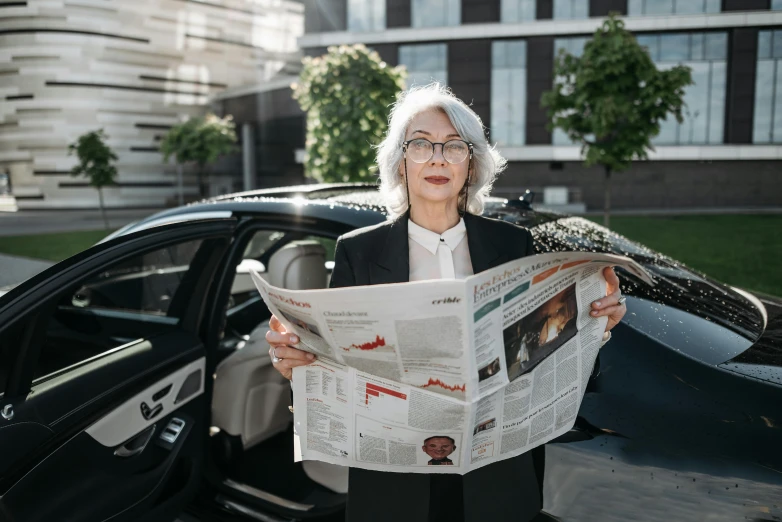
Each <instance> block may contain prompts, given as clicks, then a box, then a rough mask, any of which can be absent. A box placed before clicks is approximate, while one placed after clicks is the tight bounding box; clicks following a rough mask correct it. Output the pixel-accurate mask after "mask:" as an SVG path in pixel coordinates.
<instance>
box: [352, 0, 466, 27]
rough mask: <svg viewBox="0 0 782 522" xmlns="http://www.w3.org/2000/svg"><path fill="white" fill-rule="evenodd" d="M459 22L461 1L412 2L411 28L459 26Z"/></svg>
mask: <svg viewBox="0 0 782 522" xmlns="http://www.w3.org/2000/svg"><path fill="white" fill-rule="evenodd" d="M367 1H369V0H367ZM461 22H462V2H461V0H412V5H411V25H412V26H413V27H444V26H450V25H459V24H460V23H461Z"/></svg>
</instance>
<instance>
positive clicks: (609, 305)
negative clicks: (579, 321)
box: [590, 266, 627, 332]
mask: <svg viewBox="0 0 782 522" xmlns="http://www.w3.org/2000/svg"><path fill="white" fill-rule="evenodd" d="M603 277H605V279H606V296H605V297H604V298H603V299H598V300H597V301H595V302H594V303H592V311H591V312H590V315H591V316H592V317H602V316H604V315H607V316H608V324H606V332H607V331H609V330H611V328H613V327H614V326H616V325H617V324H619V321H621V320H622V317H624V316H625V313H626V312H627V306H625V304H624V301H622V303H619V299H620V298H621V297H622V292H621V291H620V290H619V278H618V277H617V276H616V273H615V272H614V268H613V267H610V266H608V267H606V268H604V269H603Z"/></svg>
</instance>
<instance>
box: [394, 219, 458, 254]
mask: <svg viewBox="0 0 782 522" xmlns="http://www.w3.org/2000/svg"><path fill="white" fill-rule="evenodd" d="M466 234H467V227H465V226H464V219H459V223H457V224H456V226H455V227H453V228H449V229H448V230H446V231H445V232H443V233H442V234H438V233H436V232H432V231H431V230H427V229H425V228H424V227H422V226H419V225H416V224H415V223H413V221H412V220H409V219H408V221H407V237H409V238H410V239H412V240H413V241H415V242H416V243H418V244H419V245H421V246H422V247H424V248H425V249H427V250H428V251H429V252H431V253H432V254H436V253H437V246H438V245H439V244H440V243H441V241H440V240H441V239H442V240H443V241H442V242H443V243H445V244H446V245H447V246H448V248H449V249H450V250H451V251H453V249H454V248H456V246H457V245H458V244H459V243H461V242H462V239H464V236H465V235H466Z"/></svg>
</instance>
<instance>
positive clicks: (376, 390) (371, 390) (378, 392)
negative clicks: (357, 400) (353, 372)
mask: <svg viewBox="0 0 782 522" xmlns="http://www.w3.org/2000/svg"><path fill="white" fill-rule="evenodd" d="M371 397H377V398H378V399H380V398H385V397H392V398H397V399H402V400H403V401H406V400H407V395H406V394H404V393H402V392H399V391H396V390H392V389H390V388H386V387H385V386H380V385H377V384H373V383H371V382H368V383H366V392H365V398H364V400H365V404H366V405H367V406H369V405H370V398H371ZM373 402H374V401H373Z"/></svg>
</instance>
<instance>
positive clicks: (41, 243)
mask: <svg viewBox="0 0 782 522" xmlns="http://www.w3.org/2000/svg"><path fill="white" fill-rule="evenodd" d="M110 233H111V231H106V230H90V231H85V232H61V233H57V234H37V235H33V236H0V254H10V255H14V256H23V257H32V258H35V259H44V260H46V261H62V260H63V259H66V258H69V257H71V256H72V255H74V254H76V253H78V252H81V251H82V250H86V249H87V248H89V247H91V246H92V245H94V244H95V243H97V242H98V241H100V240H101V239H103V238H104V237H106V236H108V235H109V234H110Z"/></svg>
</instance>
